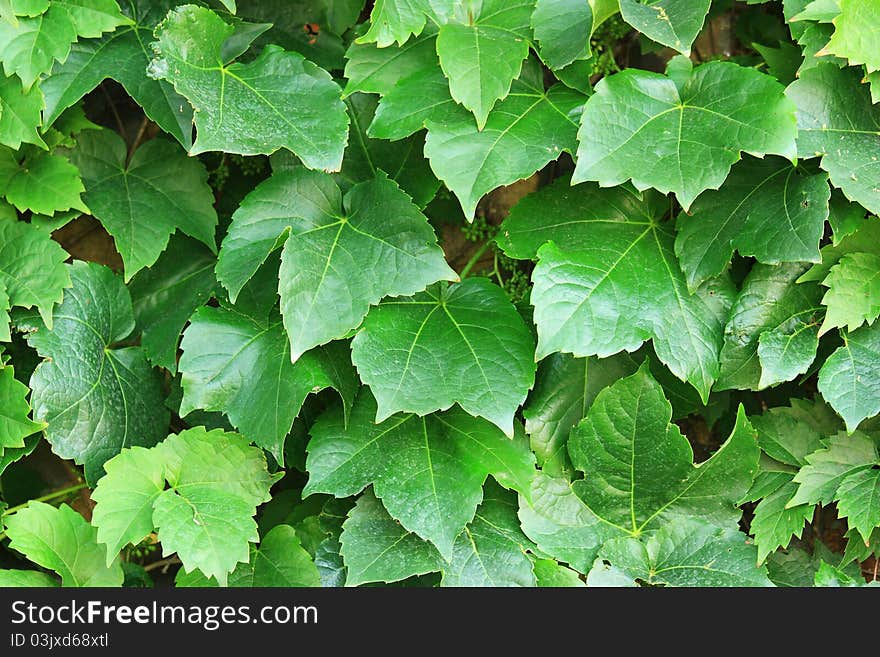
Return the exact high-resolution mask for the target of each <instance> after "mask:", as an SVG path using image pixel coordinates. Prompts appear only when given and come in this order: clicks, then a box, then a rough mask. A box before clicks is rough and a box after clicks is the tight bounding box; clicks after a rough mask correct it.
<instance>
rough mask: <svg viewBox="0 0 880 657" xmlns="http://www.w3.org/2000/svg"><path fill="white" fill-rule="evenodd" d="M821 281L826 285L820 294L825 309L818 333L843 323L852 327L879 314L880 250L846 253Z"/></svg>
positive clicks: (869, 322)
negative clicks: (878, 251) (879, 251)
mask: <svg viewBox="0 0 880 657" xmlns="http://www.w3.org/2000/svg"><path fill="white" fill-rule="evenodd" d="M822 285H824V286H826V287H827V288H828V291H827V292H826V293H825V296H824V297H822V303H823V304H824V305H825V306H826V307H827V309H828V310H827V312H826V313H825V321H824V322H822V328H821V329H820V333H825V332H827V331H829V330H831V329H832V328H837V327H844V326H845V327H846V328H847V330H849V331H855V330H856V329H857V328H859V327H860V326H861V325H862V324H864V323H865V322H867V323H868V324H873V323H874V320H875V319H877V317H878V316H880V254H877V253H847V254H846V255H844V256H843V257H842V258H841V259H840V260H839V261H838V262H837V264H835V265H833V266H832V267H831V271H830V272H829V274H828V277H827V278H826V279H825V280H824V281H823V282H822Z"/></svg>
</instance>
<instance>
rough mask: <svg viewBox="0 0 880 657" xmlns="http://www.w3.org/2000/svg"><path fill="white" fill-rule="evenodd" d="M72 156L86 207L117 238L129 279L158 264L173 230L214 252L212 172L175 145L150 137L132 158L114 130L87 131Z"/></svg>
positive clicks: (214, 223) (215, 222)
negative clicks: (78, 171) (82, 186)
mask: <svg viewBox="0 0 880 657" xmlns="http://www.w3.org/2000/svg"><path fill="white" fill-rule="evenodd" d="M72 157H73V162H74V164H76V165H77V167H78V168H79V170H80V173H81V174H82V178H83V182H84V183H85V187H86V191H85V201H86V203H87V204H88V205H89V207H90V208H91V212H92V214H93V215H94V216H95V217H96V218H97V219H98V220H99V221H100V222H101V223H102V224H103V225H104V228H106V229H107V232H108V233H110V235H112V236H113V239H114V242H115V243H116V250H117V251H118V252H119V254H120V256H121V257H122V262H123V263H124V264H125V280H126V281H128V280H130V279H131V277H132V276H134V274H136V273H137V272H139V271H140V270H141V269H143V268H145V267H150V266H152V265H153V264H154V263H155V262H156V260H158V258H159V255H160V254H161V253H162V251H164V250H165V248H166V247H167V246H168V238H169V237H171V234H172V233H174V232H175V231H178V230H179V231H180V232H182V233H186V234H187V235H189V236H191V237H194V238H196V239H197V240H199V241H200V242H202V243H204V244H205V245H207V246H208V247H209V248H210V249H214V248H216V247H215V242H214V230H215V228H216V226H217V213H216V212H215V211H214V207H213V205H214V194H213V192H212V191H211V188H210V187H209V186H208V173H207V172H206V171H205V167H204V166H203V165H202V164H201V162H199V161H198V160H195V159H193V158H188V157H186V155H185V154H184V153H183V152H182V151H181V150H180V147H179V146H177V145H176V144H174V143H173V142H170V141H166V140H164V139H151V140H150V141H148V142H147V143H145V144H143V145H142V146H140V147H139V148H138V149H137V151H135V153H134V154H133V155H132V156H131V159H128V158H127V148H126V146H125V142H124V141H123V140H122V138H121V137H120V136H119V135H117V134H116V133H115V132H112V131H110V130H100V131H98V130H87V131H86V132H84V133H82V134H81V135H80V137H79V140H78V143H77V148H76V149H75V150H74V151H73V153H72Z"/></svg>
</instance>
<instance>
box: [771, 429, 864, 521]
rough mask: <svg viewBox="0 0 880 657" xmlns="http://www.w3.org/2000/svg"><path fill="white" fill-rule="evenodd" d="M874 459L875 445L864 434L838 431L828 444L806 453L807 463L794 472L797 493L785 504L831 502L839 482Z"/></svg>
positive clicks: (791, 505)
mask: <svg viewBox="0 0 880 657" xmlns="http://www.w3.org/2000/svg"><path fill="white" fill-rule="evenodd" d="M877 461H878V454H877V445H876V444H875V442H874V440H873V439H872V438H870V437H869V436H868V435H866V434H864V433H861V432H856V433H853V434H850V435H846V434H845V433H843V432H841V433H839V434H836V435H834V436H832V437H831V439H830V440H829V441H828V446H827V447H826V448H824V449H820V450H818V451H816V452H813V453H812V454H810V455H809V456H807V463H808V465H805V466H804V467H803V468H801V469H800V471H799V472H798V473H797V474H796V475H795V476H794V481H795V483H797V484H799V486H798V489H797V493H795V495H794V496H793V497H792V498H791V500H789V502H788V504H787V505H786V506H788V507H793V506H797V505H798V504H831V502H833V501H834V499H835V497H836V494H837V489H838V487H839V486H840V484H841V483H842V482H843V481H844V480H845V479H846V478H847V477H849V476H850V475H852V474H855V473H857V472H860V471H862V470H867V469H868V468H870V467H872V466H873V465H875V464H876V463H877Z"/></svg>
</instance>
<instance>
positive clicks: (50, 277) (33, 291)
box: [0, 218, 70, 342]
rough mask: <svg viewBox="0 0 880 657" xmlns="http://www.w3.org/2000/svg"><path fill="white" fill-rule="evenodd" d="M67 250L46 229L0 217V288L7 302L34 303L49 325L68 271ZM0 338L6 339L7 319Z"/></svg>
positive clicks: (1, 324)
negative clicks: (66, 262) (65, 262)
mask: <svg viewBox="0 0 880 657" xmlns="http://www.w3.org/2000/svg"><path fill="white" fill-rule="evenodd" d="M66 259H67V253H65V251H64V249H62V248H61V246H59V244H58V243H57V242H54V241H53V240H52V238H51V236H50V235H49V234H48V233H46V232H45V231H42V230H39V229H38V228H37V227H36V226H35V225H34V224H28V223H25V222H23V221H17V220H16V219H14V218H13V219H8V220H7V219H0V263H3V264H2V266H0V290H2V293H3V294H2V296H4V297H6V298H7V299H8V305H7V306H6V307H9V306H22V307H24V308H31V307H34V306H36V308H37V310H39V312H40V316H41V317H42V318H43V322H45V324H46V326H48V327H49V328H51V327H52V308H53V307H54V306H55V304H56V303H60V301H61V299H62V298H63V295H64V288H66V287H69V286H70V274H69V273H68V269H67V267H65V266H64V261H65V260H66ZM0 340H2V341H4V342H8V341H9V322H8V318H7V320H6V321H2V322H0Z"/></svg>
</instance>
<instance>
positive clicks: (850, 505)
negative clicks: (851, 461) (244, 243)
mask: <svg viewBox="0 0 880 657" xmlns="http://www.w3.org/2000/svg"><path fill="white" fill-rule="evenodd" d="M837 508H838V510H839V511H840V515H841V516H843V517H845V518H846V520H847V523H848V525H849V526H850V527H851V528H853V529H855V530H857V531H858V532H859V533H860V534H861V535H862V538H863V539H864V540H865V543H867V542H868V541H869V540H870V537H871V534H872V532H873V531H874V529H876V528H877V527H880V468H878V467H876V466H875V467H874V468H872V469H870V470H862V471H861V472H857V473H855V474H853V475H850V476H849V477H847V478H846V479H845V480H844V481H843V482H842V483H841V484H840V487H839V488H838V489H837Z"/></svg>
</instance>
